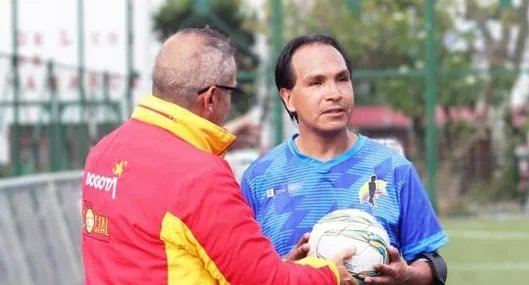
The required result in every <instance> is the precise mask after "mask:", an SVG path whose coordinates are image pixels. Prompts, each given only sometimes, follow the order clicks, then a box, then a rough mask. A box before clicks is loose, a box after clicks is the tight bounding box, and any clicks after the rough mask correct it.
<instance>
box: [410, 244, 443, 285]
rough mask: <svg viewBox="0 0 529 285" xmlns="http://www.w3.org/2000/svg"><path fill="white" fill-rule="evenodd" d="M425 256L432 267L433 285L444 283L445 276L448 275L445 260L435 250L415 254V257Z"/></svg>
mask: <svg viewBox="0 0 529 285" xmlns="http://www.w3.org/2000/svg"><path fill="white" fill-rule="evenodd" d="M420 258H426V259H428V261H430V262H429V264H430V267H431V268H432V271H433V275H434V279H435V280H434V281H435V283H434V284H435V285H445V282H446V277H447V275H448V268H447V266H446V262H445V260H444V259H443V257H442V256H441V255H439V253H437V251H434V252H423V253H421V254H419V256H417V258H416V259H415V260H417V259H420Z"/></svg>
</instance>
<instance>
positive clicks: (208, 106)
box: [200, 86, 218, 116]
mask: <svg viewBox="0 0 529 285" xmlns="http://www.w3.org/2000/svg"><path fill="white" fill-rule="evenodd" d="M217 101H218V92H217V87H215V86H211V87H210V88H209V89H208V90H207V91H206V92H204V93H202V94H201V95H200V105H201V106H202V108H203V110H204V112H205V115H206V116H209V115H211V114H213V113H214V112H213V110H214V106H215V105H216V104H217Z"/></svg>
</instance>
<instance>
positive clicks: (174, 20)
mask: <svg viewBox="0 0 529 285" xmlns="http://www.w3.org/2000/svg"><path fill="white" fill-rule="evenodd" d="M241 2H242V1H241V0H231V1H223V0H199V1H192V0H166V2H165V3H164V4H163V5H161V6H160V8H159V9H158V10H157V11H156V12H155V13H154V15H153V20H154V31H155V32H156V33H157V34H158V38H159V40H160V41H163V40H165V39H166V38H167V37H169V36H170V35H172V34H174V33H175V32H177V31H178V30H180V29H183V28H187V27H195V28H202V27H205V26H210V27H211V28H213V29H215V30H217V31H219V32H221V33H223V34H225V35H228V36H230V37H231V38H232V39H233V40H234V41H235V43H236V44H237V47H238V49H239V53H238V55H237V58H236V60H237V66H238V68H239V71H243V72H244V71H250V70H254V69H255V68H256V67H257V64H258V60H257V57H256V56H255V55H254V54H252V52H251V51H250V49H249V47H250V46H251V45H252V44H253V43H254V40H255V38H254V33H253V25H254V23H255V21H256V17H255V15H254V14H252V13H250V12H247V11H245V10H244V7H243V6H242V5H241ZM238 82H239V83H240V84H241V85H242V87H243V89H244V90H245V91H246V92H247V94H248V96H245V97H244V98H240V97H239V98H234V108H232V112H231V114H230V117H234V116H236V115H239V114H241V113H244V112H246V111H247V110H248V109H249V107H250V106H251V105H252V104H253V100H254V97H255V96H254V93H255V92H254V84H253V83H254V82H253V80H252V79H246V78H244V79H243V78H239V79H238Z"/></svg>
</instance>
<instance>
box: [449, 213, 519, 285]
mask: <svg viewBox="0 0 529 285" xmlns="http://www.w3.org/2000/svg"><path fill="white" fill-rule="evenodd" d="M442 223H443V226H444V228H445V230H446V231H447V233H448V237H449V244H448V245H447V246H446V247H445V248H443V249H442V250H441V254H442V255H443V256H444V257H445V258H446V260H447V263H448V282H447V284H448V285H469V284H470V285H498V284H505V285H527V284H529V219H527V218H510V219H503V220H498V219H496V220H494V219H459V220H455V219H443V220H442Z"/></svg>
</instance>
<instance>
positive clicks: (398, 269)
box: [364, 246, 413, 285]
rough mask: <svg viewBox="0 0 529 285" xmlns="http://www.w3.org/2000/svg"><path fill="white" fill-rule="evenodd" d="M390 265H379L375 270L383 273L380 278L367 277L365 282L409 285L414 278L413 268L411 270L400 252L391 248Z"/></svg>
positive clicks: (380, 284)
mask: <svg viewBox="0 0 529 285" xmlns="http://www.w3.org/2000/svg"><path fill="white" fill-rule="evenodd" d="M389 258H390V262H389V264H387V265H386V264H377V265H375V270H376V271H378V272H380V273H381V276H378V277H367V278H366V279H365V280H364V281H365V282H366V283H367V284H373V285H404V284H406V285H408V284H411V283H408V281H409V280H410V279H411V278H412V274H413V268H411V267H410V266H409V265H408V264H407V263H406V261H404V259H402V258H401V257H400V255H399V251H398V250H397V249H396V248H394V247H392V246H390V247H389Z"/></svg>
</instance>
